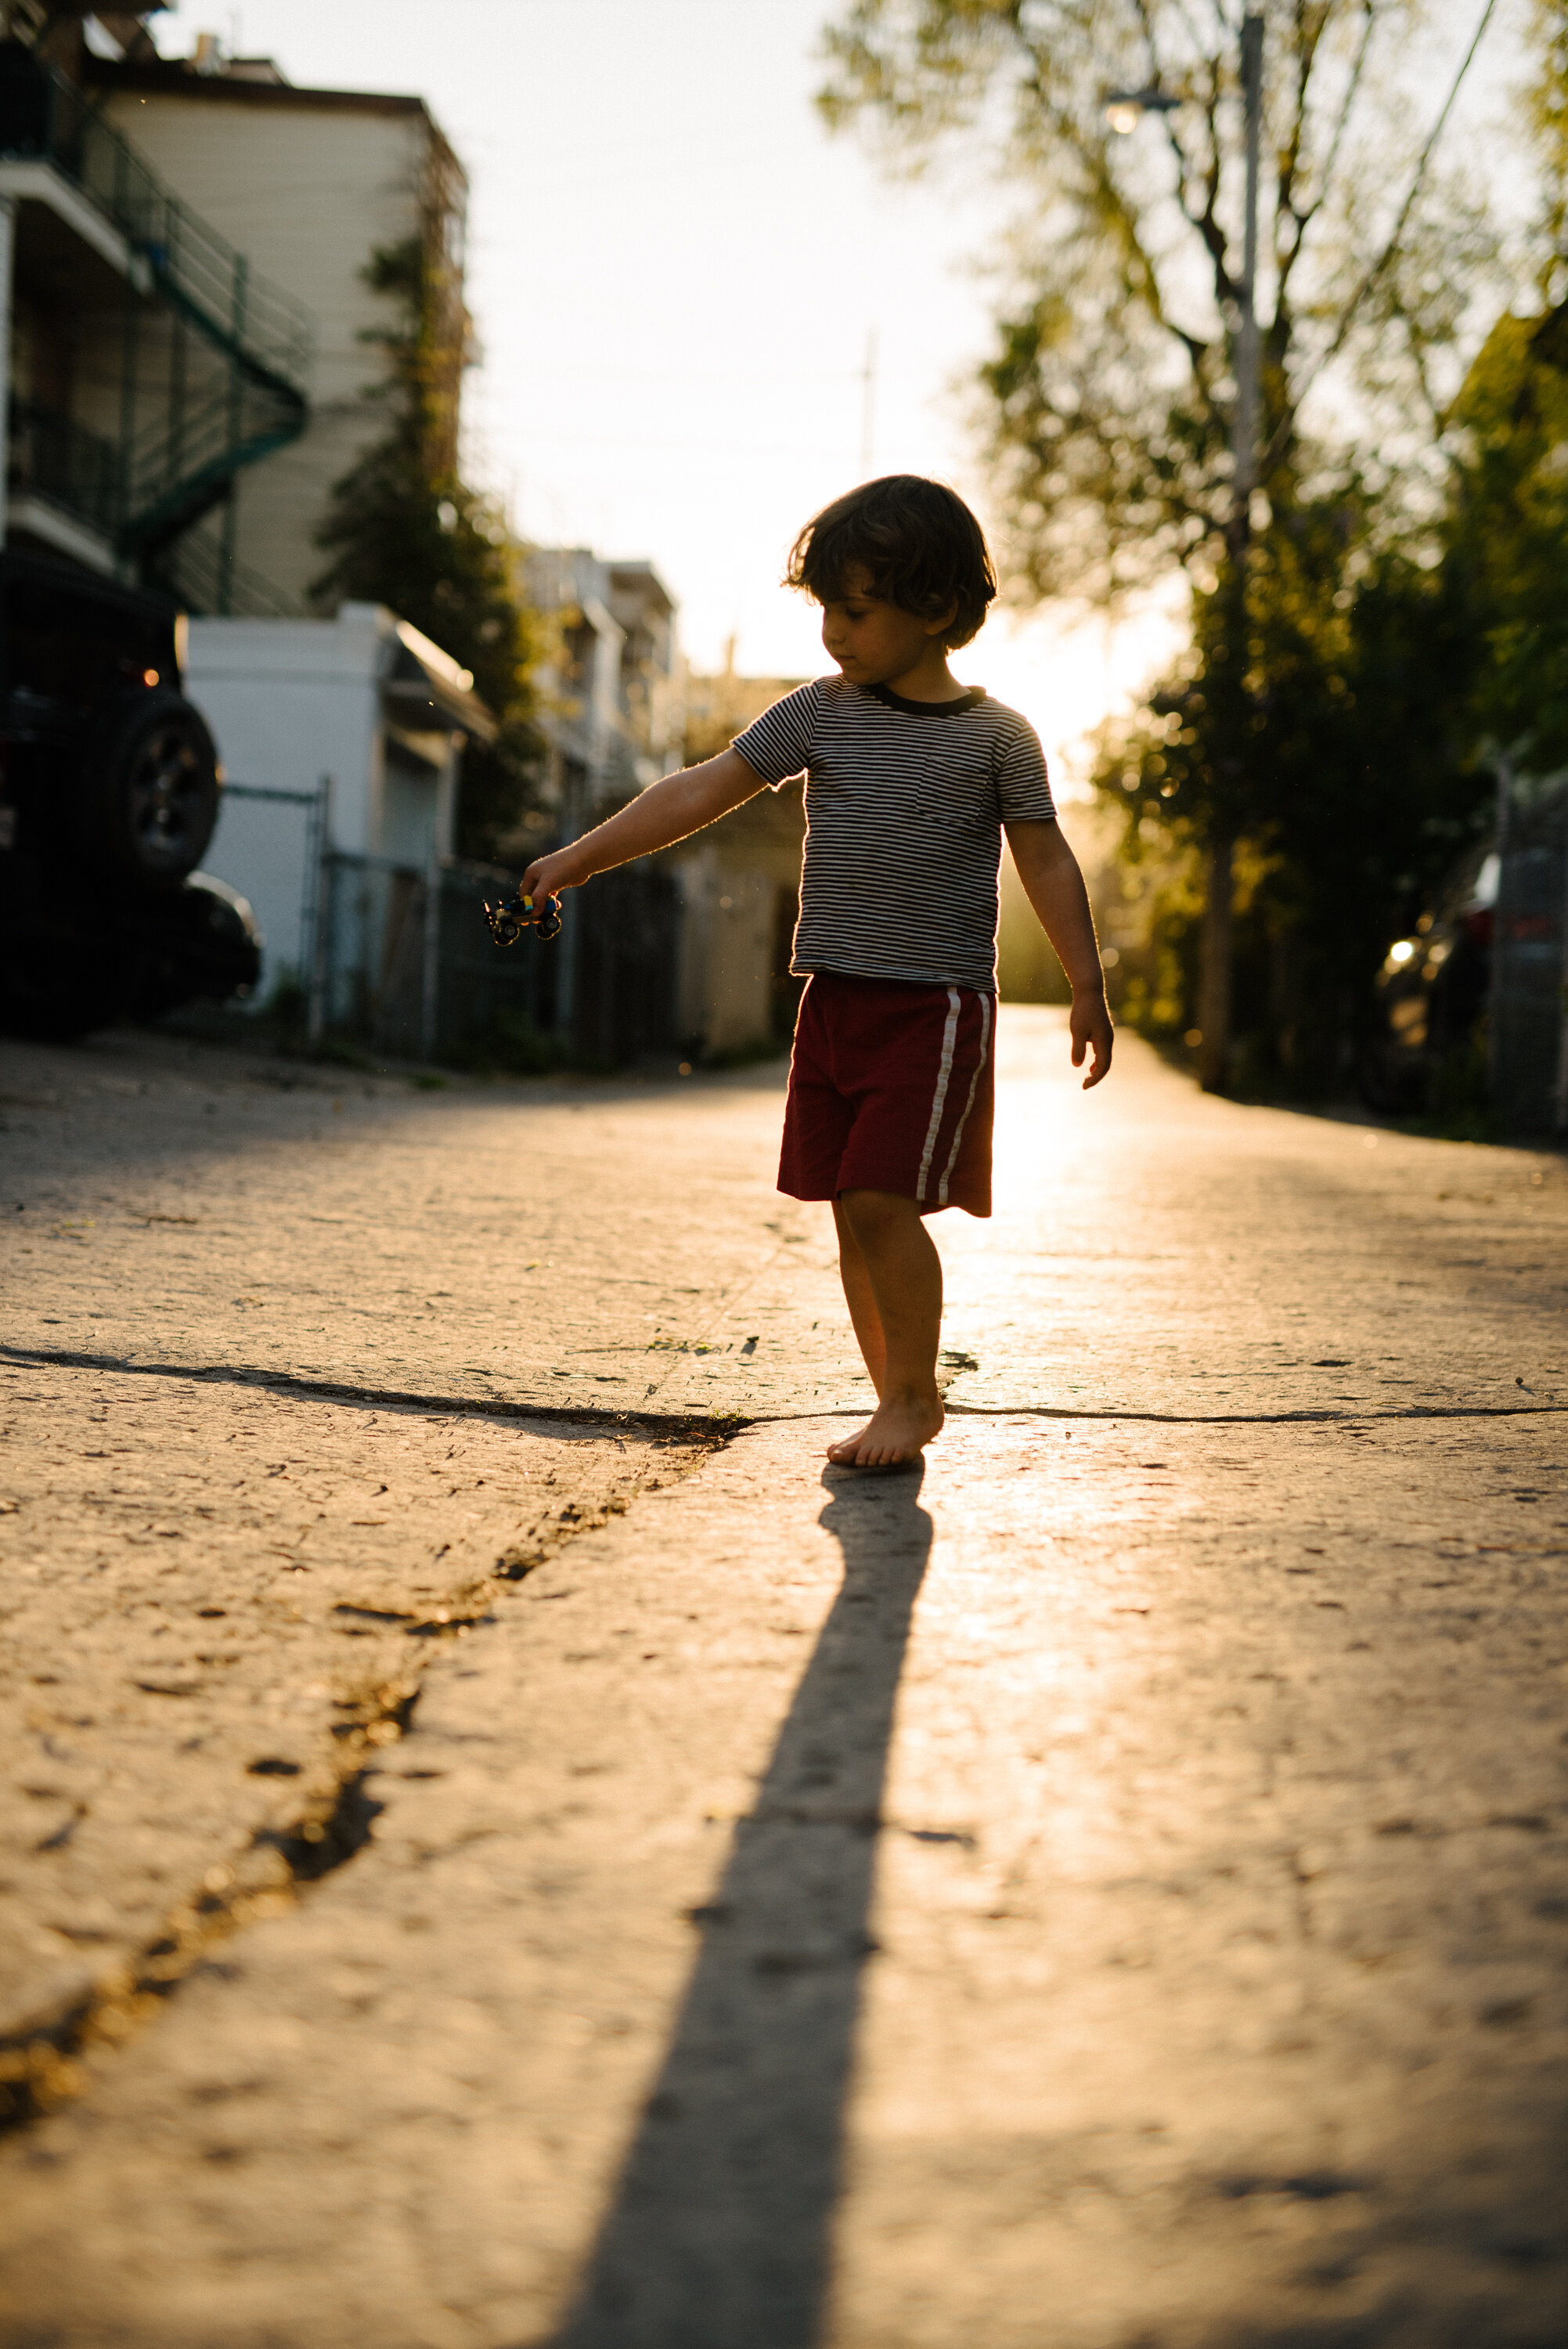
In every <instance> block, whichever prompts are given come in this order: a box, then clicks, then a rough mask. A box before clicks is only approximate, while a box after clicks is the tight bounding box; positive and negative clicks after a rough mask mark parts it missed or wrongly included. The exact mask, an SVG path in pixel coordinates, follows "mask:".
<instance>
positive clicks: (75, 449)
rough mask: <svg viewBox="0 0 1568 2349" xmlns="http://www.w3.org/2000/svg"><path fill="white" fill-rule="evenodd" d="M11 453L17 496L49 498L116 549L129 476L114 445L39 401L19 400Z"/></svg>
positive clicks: (12, 486) (14, 404)
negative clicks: (43, 405)
mask: <svg viewBox="0 0 1568 2349" xmlns="http://www.w3.org/2000/svg"><path fill="white" fill-rule="evenodd" d="M8 455H9V464H8V468H7V471H8V487H9V491H10V493H11V494H12V495H13V496H16V495H21V496H26V495H27V494H28V493H29V492H31V494H32V495H33V496H35V497H40V498H46V499H47V500H48V502H49V503H50V504H51V505H56V506H59V507H61V508H62V509H63V510H64V512H67V513H68V514H70V515H71V516H72V517H73V518H74V519H75V520H77V521H78V522H84V523H87V524H88V527H89V528H90V529H92V530H96V531H97V532H98V533H99V534H100V536H102V537H103V538H105V539H107V540H108V542H109V543H110V544H111V545H112V543H113V542H114V540H115V538H116V536H117V535H118V533H119V528H120V523H121V521H122V519H123V515H124V506H125V494H124V473H123V469H122V467H121V464H120V458H119V450H118V449H117V448H115V447H114V445H113V443H112V442H110V441H108V440H100V439H99V438H98V434H97V433H96V432H89V431H88V429H86V427H85V426H84V425H80V424H73V423H72V422H71V420H70V419H69V417H68V416H60V415H57V413H56V411H55V410H54V409H50V408H41V407H40V406H39V405H38V403H37V402H36V400H32V399H15V398H14V399H13V400H12V402H11V428H10V438H9V447H8Z"/></svg>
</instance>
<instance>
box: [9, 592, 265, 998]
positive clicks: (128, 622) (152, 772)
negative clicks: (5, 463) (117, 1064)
mask: <svg viewBox="0 0 1568 2349" xmlns="http://www.w3.org/2000/svg"><path fill="white" fill-rule="evenodd" d="M179 639H180V622H179V617H178V615H177V613H176V611H175V608H174V606H173V605H172V604H171V603H170V602H169V601H168V599H167V598H166V597H164V596H162V595H155V594H153V593H151V592H150V590H147V589H143V588H138V587H124V586H120V585H117V584H116V583H115V582H113V581H112V580H108V579H100V578H98V577H97V576H96V575H95V574H92V573H90V572H86V571H80V570H77V569H75V568H73V567H71V566H69V565H67V564H63V563H54V562H51V561H49V560H48V559H47V558H46V557H45V556H41V555H35V554H20V553H14V552H8V553H6V554H0V1025H3V1026H4V1027H5V1028H7V1029H9V1030H11V1032H12V1033H13V1034H22V1035H30V1036H50V1037H67V1036H74V1035H80V1034H82V1033H84V1032H85V1031H86V1030H88V1029H89V1028H97V1027H102V1026H103V1025H105V1024H106V1023H107V1022H108V1021H109V1020H111V1019H119V1018H130V1019H153V1018H156V1017H157V1016H158V1015H159V1014H160V1013H161V1012H164V1011H170V1010H172V1009H174V1008H175V1007H176V1006H177V1005H179V1004H181V1003H185V1002H189V1001H191V999H194V998H196V997H198V996H216V997H218V998H219V999H223V998H226V997H228V996H232V995H235V994H244V993H248V992H249V990H250V988H253V986H254V985H255V983H256V978H257V976H258V973H259V970H260V951H259V949H260V938H259V935H258V933H257V930H256V926H255V921H254V917H253V916H252V914H251V911H250V908H249V906H247V905H245V903H244V901H243V899H242V898H239V897H236V896H235V895H234V893H233V891H232V890H230V889H226V888H225V887H224V886H223V885H222V883H221V882H214V881H212V880H211V879H210V878H209V877H208V876H207V875H205V874H200V873H198V872H197V871H196V867H197V866H198V864H200V863H201V854H202V852H203V850H204V849H205V848H206V846H207V843H208V842H209V841H210V840H211V836H212V827H213V825H214V824H215V823H217V820H218V795H219V791H220V788H221V780H220V772H219V768H218V761H217V753H216V751H215V750H214V749H213V745H212V738H211V734H209V732H208V731H207V728H206V725H205V722H204V721H203V719H202V718H201V712H200V711H199V710H197V709H193V708H192V707H191V703H190V702H189V701H187V700H186V698H185V697H184V694H183V693H182V692H181V666H180V645H179Z"/></svg>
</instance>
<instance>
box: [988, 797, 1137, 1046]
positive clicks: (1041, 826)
mask: <svg viewBox="0 0 1568 2349" xmlns="http://www.w3.org/2000/svg"><path fill="white" fill-rule="evenodd" d="M1005 829H1006V834H1007V845H1008V847H1009V848H1010V849H1011V850H1012V852H1013V862H1014V864H1016V866H1017V868H1018V878H1019V880H1020V881H1021V882H1022V883H1023V885H1024V891H1025V894H1026V896H1027V898H1028V900H1029V903H1030V905H1033V907H1034V909H1035V911H1036V913H1037V915H1038V916H1039V917H1040V926H1041V928H1042V929H1043V930H1044V931H1045V934H1046V936H1047V937H1048V938H1049V940H1050V942H1051V944H1052V946H1053V947H1055V948H1056V950H1057V959H1058V960H1059V961H1060V963H1061V967H1062V968H1063V969H1064V970H1065V971H1066V973H1067V975H1068V986H1069V987H1070V988H1072V991H1073V1008H1072V1017H1071V1028H1072V1040H1073V1066H1074V1068H1075V1069H1081V1068H1082V1066H1083V1062H1084V1054H1085V1053H1086V1052H1088V1054H1089V1055H1090V1059H1089V1070H1088V1076H1087V1077H1086V1078H1085V1079H1084V1091H1085V1092H1088V1088H1089V1087H1090V1085H1098V1084H1099V1081H1100V1079H1101V1078H1102V1077H1105V1076H1109V1073H1110V1052H1111V1041H1112V1031H1111V1025H1110V1011H1109V1006H1108V1005H1107V1003H1106V999H1105V973H1104V971H1103V970H1102V969H1101V968H1100V962H1099V940H1098V939H1097V938H1096V936H1095V934H1094V916H1093V915H1092V914H1091V913H1090V911H1089V905H1088V890H1087V889H1086V888H1085V887H1084V885H1083V874H1081V873H1080V872H1079V870H1078V858H1077V857H1076V856H1075V855H1074V854H1073V853H1072V850H1071V849H1070V848H1069V847H1068V844H1067V842H1066V841H1065V840H1064V839H1063V838H1062V830H1061V826H1060V824H1057V823H1010V824H1008V825H1006V827H1005Z"/></svg>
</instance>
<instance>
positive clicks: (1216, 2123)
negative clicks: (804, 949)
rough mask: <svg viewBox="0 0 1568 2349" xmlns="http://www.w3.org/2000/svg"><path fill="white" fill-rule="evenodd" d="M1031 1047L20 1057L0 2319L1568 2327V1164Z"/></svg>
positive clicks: (427, 2339) (320, 2331)
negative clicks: (955, 1088)
mask: <svg viewBox="0 0 1568 2349" xmlns="http://www.w3.org/2000/svg"><path fill="white" fill-rule="evenodd" d="M1000 1050H1001V1084H1000V1102H999V1127H998V1165H997V1188H998V1203H999V1205H998V1213H997V1215H996V1216H995V1220H994V1221H993V1222H992V1223H990V1224H989V1225H978V1224H974V1223H971V1222H968V1221H966V1220H965V1218H963V1217H961V1216H944V1217H943V1218H941V1220H940V1224H939V1226H938V1237H939V1238H940V1240H941V1243H942V1245H943V1247H944V1255H945V1257H946V1260H947V1264H948V1271H949V1309H948V1315H947V1322H946V1328H945V1332H944V1338H945V1344H946V1349H947V1352H946V1359H945V1375H947V1376H948V1378H949V1379H950V1387H949V1400H950V1403H951V1405H952V1406H953V1416H952V1418H951V1421H950V1423H949V1428H948V1431H947V1433H945V1434H944V1437H943V1438H942V1440H941V1442H940V1443H939V1444H937V1445H936V1446H935V1447H934V1449H933V1451H932V1453H931V1454H930V1455H929V1458H928V1461H927V1464H926V1465H925V1466H924V1468H923V1472H921V1473H918V1474H913V1473H912V1474H905V1475H892V1476H885V1477H859V1476H856V1475H854V1474H853V1473H852V1472H840V1471H831V1470H826V1469H825V1468H824V1465H823V1463H822V1460H821V1453H822V1448H823V1445H824V1444H825V1443H826V1442H827V1441H828V1440H829V1438H830V1436H831V1435H832V1434H834V1433H840V1432H841V1431H842V1429H843V1427H844V1425H845V1423H846V1422H845V1419H844V1417H843V1416H842V1414H844V1413H848V1412H850V1411H851V1410H853V1409H854V1408H856V1407H857V1405H858V1404H861V1403H863V1402H864V1399H865V1395H866V1390H865V1387H864V1382H863V1381H860V1380H858V1379H857V1378H856V1376H855V1375H854V1365H853V1362H852V1360H851V1355H850V1350H849V1339H848V1332H847V1326H846V1320H845V1316H844V1312H843V1309H842V1305H841V1300H840V1299H839V1297H838V1294H837V1290H836V1285H835V1281H834V1277H833V1270H832V1264H831V1258H830V1239H829V1233H828V1228H827V1217H826V1215H825V1212H823V1211H820V1210H816V1209H810V1208H805V1207H801V1206H797V1205H796V1204H795V1203H793V1202H790V1201H787V1200H783V1199H780V1198H779V1197H778V1196H777V1195H776V1194H775V1193H774V1191H773V1189H772V1173H773V1165H774V1151H775V1147H776V1138H777V1128H778V1117H779V1107H780V1095H781V1072H780V1071H776V1070H765V1071H758V1072H746V1073H738V1074H733V1075H729V1076H725V1077H699V1078H697V1079H694V1080H692V1081H687V1082H676V1081H668V1082H665V1081H656V1082H655V1081H641V1082H637V1081H625V1082H614V1083H605V1084H589V1083H571V1082H565V1081H562V1082H550V1083H539V1084H533V1085H521V1084H520V1085H511V1086H500V1085H498V1086H494V1087H483V1086H479V1085H471V1086H470V1085H453V1086H452V1087H450V1088H449V1089H447V1090H445V1091H421V1090H418V1088H417V1087H416V1086H415V1085H414V1084H412V1083H410V1082H409V1081H406V1080H404V1079H401V1078H398V1077H396V1076H390V1075H388V1076H380V1077H360V1076H357V1075H355V1074H353V1073H351V1072H347V1071H343V1072H338V1071H331V1070H323V1069H320V1068H308V1069H306V1068H299V1067H294V1068H288V1067H285V1066H282V1065H278V1066H273V1065H270V1064H267V1063H264V1062H263V1061H256V1060H246V1059H242V1058H241V1057H239V1056H236V1055H227V1054H224V1053H222V1052H219V1051H216V1050H209V1049H206V1048H195V1047H188V1046H185V1045H182V1044H177V1043H175V1042H173V1041H171V1040H166V1039H165V1040H155V1039H149V1038H137V1037H133V1036H129V1035H127V1036H116V1037H109V1038H106V1039H103V1040H99V1041H98V1042H97V1043H96V1044H93V1045H90V1046H88V1047H85V1048H83V1049H81V1050H77V1051H72V1052H54V1051H46V1050H33V1049H28V1048H23V1047H8V1048H6V1049H5V1053H4V1056H3V1061H0V1119H3V1122H4V1125H5V1132H4V1133H3V1135H0V1149H3V1153H4V1156H3V1159H0V1164H3V1165H4V1170H5V1171H4V1174H3V1175H0V1181H3V1182H4V1185H5V1190H4V1193H3V1195H0V1210H3V1214H0V1248H3V1250H4V1266H3V1279H4V1299H5V1317H4V1330H3V1333H0V1399H3V1402H0V1425H3V1426H4V1429H5V1449H4V1455H3V1457H0V1548H3V1551H4V1556H5V1576H4V1582H3V1585H0V1604H3V1606H4V1609H5V1630H6V1637H5V1663H4V1674H5V1678H4V1681H3V1682H0V1774H3V1783H4V1786H5V1794H4V1800H3V1805H0V1808H3V1811H4V1823H3V1828H0V1969H3V1971H0V1998H3V2001H4V2004H3V2007H0V2098H3V2099H4V2100H5V2109H6V2110H7V2111H8V2112H9V2113H10V2114H11V2116H12V2118H13V2121H14V2124H15V2125H14V2126H13V2127H11V2128H10V2129H9V2131H8V2133H7V2134H6V2135H5V2137H4V2139H3V2140H0V2276H3V2285H0V2310H3V2313H0V2343H3V2344H5V2349H350V2344H353V2349H360V2344H365V2343H366V2342H371V2341H374V2342H375V2343H377V2344H378V2345H379V2349H970V2345H971V2344H973V2349H1562V2344H1563V2342H1564V2340H1565V2339H1568V2197H1565V2195H1564V2192H1563V2178H1564V2175H1565V2174H1568V2125H1565V2099H1568V2029H1565V2023H1568V1800H1565V1793H1568V1790H1565V1771H1568V1743H1565V1742H1564V1739H1565V1724H1568V1702H1565V1701H1568V1619H1565V1610H1564V1603H1563V1599H1564V1581H1565V1568H1568V1331H1565V1329H1564V1322H1563V1305H1564V1297H1565V1290H1568V1247H1565V1241H1568V1179H1565V1170H1564V1165H1563V1160H1562V1159H1561V1157H1559V1156H1556V1155H1553V1154H1550V1153H1532V1152H1530V1151H1524V1150H1505V1149H1490V1148H1480V1147H1473V1146H1465V1145H1460V1144H1455V1143H1439V1142H1431V1141H1425V1140H1418V1139H1414V1138H1410V1137H1408V1136H1401V1135H1398V1134H1392V1133H1387V1132H1378V1131H1376V1130H1374V1129H1372V1128H1370V1127H1368V1126H1364V1125H1361V1124H1358V1123H1355V1122H1353V1121H1349V1120H1341V1119H1333V1118H1318V1117H1312V1116H1305V1115H1299V1114H1294V1113H1291V1112H1284V1111H1274V1110H1265V1109H1254V1108H1244V1107H1240V1106H1237V1105H1234V1104H1231V1103H1227V1102H1217V1101H1211V1100H1205V1099H1204V1098H1202V1096H1201V1095H1199V1094H1198V1093H1197V1092H1195V1091H1194V1090H1193V1089H1192V1088H1191V1085H1190V1084H1189V1083H1188V1082H1187V1081H1185V1080H1184V1079H1183V1078H1182V1077H1181V1076H1179V1075H1178V1074H1176V1073H1174V1072H1172V1071H1169V1070H1167V1069H1165V1068H1163V1067H1162V1066H1161V1064H1160V1062H1159V1061H1157V1060H1156V1059H1155V1058H1154V1056H1153V1055H1152V1054H1151V1053H1150V1051H1148V1050H1146V1049H1144V1048H1142V1047H1140V1045H1139V1044H1138V1043H1137V1042H1136V1040H1132V1039H1127V1038H1124V1039H1123V1040H1122V1041H1121V1044H1120V1047H1119V1054H1118V1061H1117V1067H1116V1071H1115V1074H1114V1076H1113V1077H1112V1079H1111V1081H1110V1082H1109V1084H1107V1085H1106V1086H1104V1087H1102V1088H1101V1089H1100V1090H1099V1092H1096V1093H1094V1094H1092V1095H1089V1096H1088V1097H1085V1096H1084V1095H1082V1094H1081V1093H1080V1092H1079V1091H1078V1082H1077V1080H1076V1078H1075V1077H1074V1075H1073V1072H1072V1071H1071V1070H1070V1069H1069V1067H1068V1061H1067V1049H1066V1041H1065V1033H1064V1027H1063V1021H1062V1018H1061V1016H1060V1015H1059V1014H1057V1013H1055V1012H1049V1011H1037V1010H1024V1009H1005V1010H1004V1013H1003V1015H1002V1023H1001V1031H1000Z"/></svg>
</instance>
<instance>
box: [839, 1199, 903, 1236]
mask: <svg viewBox="0 0 1568 2349" xmlns="http://www.w3.org/2000/svg"><path fill="white" fill-rule="evenodd" d="M838 1205H839V1206H840V1207H841V1209H842V1210H843V1216H844V1221H845V1222H846V1223H847V1224H848V1225H849V1227H850V1229H851V1232H852V1233H853V1234H854V1236H855V1237H856V1239H857V1240H860V1239H874V1238H875V1237H877V1236H878V1235H879V1234H881V1233H884V1232H890V1231H893V1230H896V1229H897V1228H898V1227H899V1226H901V1225H903V1224H908V1223H910V1222H918V1221H919V1217H920V1211H919V1209H918V1208H917V1207H916V1206H915V1204H914V1201H913V1199H905V1198H903V1197H901V1196H900V1195H899V1194H898V1193H897V1192H896V1191H841V1192H840V1194H839V1197H838Z"/></svg>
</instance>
